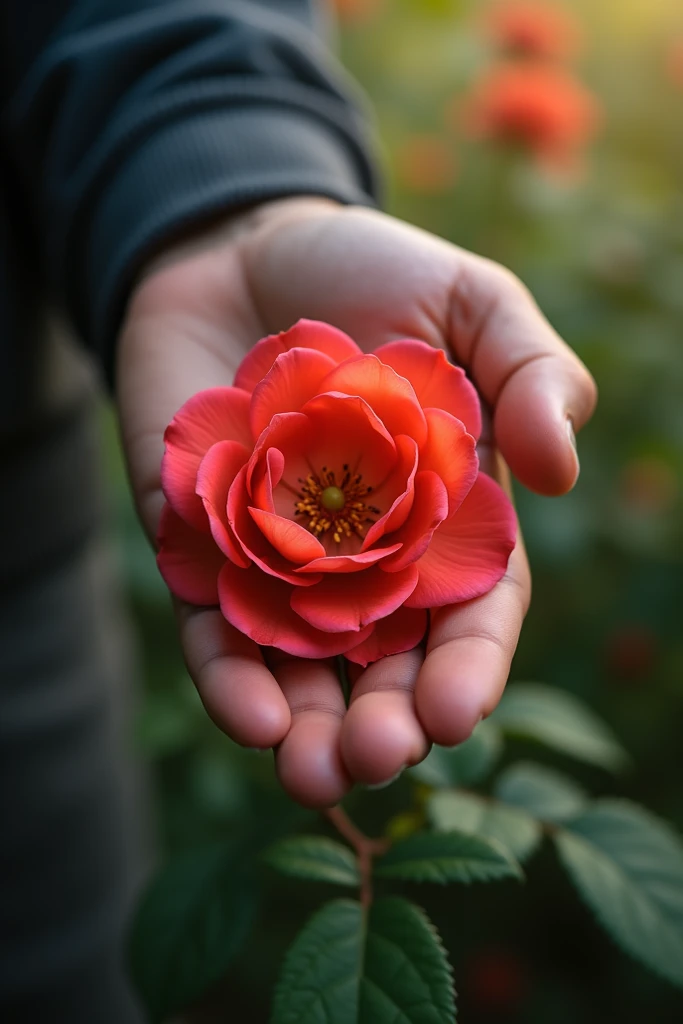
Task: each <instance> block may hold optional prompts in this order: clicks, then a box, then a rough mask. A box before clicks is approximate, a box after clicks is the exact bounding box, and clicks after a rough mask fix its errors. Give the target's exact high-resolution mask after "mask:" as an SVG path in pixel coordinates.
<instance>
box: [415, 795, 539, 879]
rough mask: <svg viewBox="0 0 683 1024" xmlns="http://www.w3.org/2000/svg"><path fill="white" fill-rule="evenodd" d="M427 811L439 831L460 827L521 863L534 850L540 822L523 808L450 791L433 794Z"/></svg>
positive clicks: (461, 829)
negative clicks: (506, 852)
mask: <svg viewBox="0 0 683 1024" xmlns="http://www.w3.org/2000/svg"><path fill="white" fill-rule="evenodd" d="M427 811H428V814H429V819H430V821H431V823H432V825H433V826H434V828H435V829H438V830H439V831H442V832H450V831H451V830H453V829H459V830H460V831H461V832H466V833H467V834H468V835H473V836H478V837H479V838H480V839H487V840H491V841H492V842H494V843H499V844H500V845H501V846H503V847H504V848H505V849H506V850H509V851H510V853H511V854H512V856H513V857H515V858H516V859H517V860H518V861H520V862H522V861H525V860H526V859H527V857H529V856H530V855H531V854H532V853H533V851H534V850H535V849H536V846H537V845H538V843H539V841H540V839H541V826H540V824H539V823H538V822H537V821H535V820H534V818H532V817H531V815H530V814H527V812H526V811H524V810H521V809H519V808H517V807H505V806H504V805H503V804H497V803H495V802H493V801H491V800H489V799H487V798H486V797H481V796H477V795H475V794H474V793H457V792H454V791H453V790H442V791H440V792H438V793H433V794H432V795H431V797H430V798H429V801H428V803H427Z"/></svg>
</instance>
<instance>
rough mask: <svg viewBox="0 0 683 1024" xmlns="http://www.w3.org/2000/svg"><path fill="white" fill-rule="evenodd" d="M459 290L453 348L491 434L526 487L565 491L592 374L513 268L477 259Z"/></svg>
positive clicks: (587, 410)
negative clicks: (489, 420) (489, 412)
mask: <svg viewBox="0 0 683 1024" xmlns="http://www.w3.org/2000/svg"><path fill="white" fill-rule="evenodd" d="M465 291H466V301H463V290H462V289H458V290H457V292H456V293H455V294H454V297H453V313H452V323H453V337H454V348H455V353H456V356H457V358H458V359H459V361H460V362H462V363H463V364H464V365H465V366H467V367H468V368H469V372H470V373H471V375H472V377H473V379H474V381H475V383H476V385H477V387H478V389H479V391H480V393H481V394H482V396H483V397H484V398H485V400H486V401H487V402H488V404H489V405H490V407H491V408H492V409H493V432H494V438H495V442H496V444H497V446H498V448H499V449H500V451H501V453H502V455H503V457H504V459H505V461H506V462H507V463H508V465H509V466H510V469H511V470H512V472H513V473H514V475H515V476H516V477H517V479H518V480H519V481H520V482H521V483H523V484H524V485H525V486H526V487H528V488H530V489H531V490H532V491H536V492H537V493H539V494H546V495H558V494H564V493H565V492H566V491H568V490H570V489H571V488H572V487H573V486H574V484H575V483H576V479H577V476H578V472H579V463H578V458H577V454H576V445H575V440H574V431H578V430H579V429H580V428H581V427H582V426H583V425H584V424H585V423H586V422H587V421H588V419H590V416H591V415H592V413H593V410H594V408H595V403H596V399H597V389H596V386H595V381H594V380H593V378H592V376H591V375H590V373H589V372H588V370H587V369H586V367H585V366H584V365H583V363H582V362H581V360H580V359H579V358H578V357H577V356H576V355H575V354H574V353H573V352H572V351H571V349H570V348H569V347H568V346H567V345H566V344H565V343H564V342H563V341H562V340H561V338H560V337H559V336H558V334H557V333H556V332H555V331H554V330H553V328H552V327H551V326H550V324H549V323H548V321H547V320H546V319H545V317H544V316H543V315H542V313H541V312H540V310H539V309H538V307H537V305H536V304H535V302H534V300H533V298H532V297H531V295H530V294H529V292H528V291H527V290H526V288H525V287H524V285H522V284H521V282H520V281H519V280H518V279H517V278H516V277H514V275H512V274H510V273H509V272H508V271H506V270H504V269H503V268H502V267H499V266H498V265H496V264H493V263H490V262H489V261H487V260H476V261H475V263H474V264H473V267H472V270H471V279H470V280H469V281H468V282H467V288H466V289H465ZM475 310H476V311H477V312H476V313H474V312H473V311H475Z"/></svg>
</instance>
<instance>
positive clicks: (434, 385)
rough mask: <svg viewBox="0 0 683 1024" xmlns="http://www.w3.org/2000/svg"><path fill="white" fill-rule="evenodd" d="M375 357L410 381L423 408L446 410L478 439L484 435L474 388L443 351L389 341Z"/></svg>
mask: <svg viewBox="0 0 683 1024" xmlns="http://www.w3.org/2000/svg"><path fill="white" fill-rule="evenodd" d="M375 355H376V356H377V357H378V359H381V360H382V362H383V363H385V364H386V365H387V366H391V367H392V368H393V369H394V370H395V371H396V373H398V374H400V376H401V377H405V378H406V380H409V381H410V383H411V384H412V386H413V388H414V389H415V394H416V395H417V398H418V401H419V403H420V405H421V406H422V408H423V409H428V408H436V409H444V410H445V411H446V412H449V413H450V414H451V416H455V418H456V419H458V420H461V421H462V422H463V423H464V424H465V427H466V428H467V432H468V434H472V436H473V437H474V438H475V439H478V438H479V435H480V434H481V404H480V402H479V397H478V395H477V392H476V390H475V388H474V386H473V385H472V384H471V383H470V381H469V380H468V379H467V377H466V376H465V371H464V370H462V369H461V368H460V367H459V366H453V364H452V363H451V362H449V361H448V358H447V356H446V353H445V352H444V351H443V350H442V349H440V348H434V347H433V346H432V345H427V344H426V343H425V342H424V341H413V340H410V339H404V340H401V341H390V342H387V344H386V345H380V347H379V348H378V349H375Z"/></svg>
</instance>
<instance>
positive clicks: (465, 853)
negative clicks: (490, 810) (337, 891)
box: [375, 831, 523, 885]
mask: <svg viewBox="0 0 683 1024" xmlns="http://www.w3.org/2000/svg"><path fill="white" fill-rule="evenodd" d="M375 876H376V877H377V878H397V879H398V878H400V879H401V880H403V881H405V882H436V883H438V884H439V885H446V884H447V883H448V882H490V881H493V880H495V879H499V878H517V879H521V878H522V877H523V875H522V869H521V868H520V866H519V864H518V863H517V861H516V860H515V859H514V857H513V856H512V854H510V853H509V852H508V851H507V850H506V849H505V847H504V846H501V845H500V843H498V842H496V841H495V840H492V839H485V838H482V837H481V836H478V835H471V834H469V833H467V832H455V831H451V832H419V833H417V834H416V835H413V836H408V838H407V839H402V840H400V841H399V842H397V843H394V845H393V846H392V847H391V849H390V850H389V852H388V853H386V854H385V855H384V856H383V857H380V858H379V860H378V861H377V865H376V867H375Z"/></svg>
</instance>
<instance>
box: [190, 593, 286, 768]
mask: <svg viewBox="0 0 683 1024" xmlns="http://www.w3.org/2000/svg"><path fill="white" fill-rule="evenodd" d="M177 614H178V622H179V626H180V639H181V643H182V647H183V653H184V655H185V661H186V664H187V667H188V671H189V673H190V675H191V676H192V679H193V680H194V682H195V685H196V687H197V690H198V691H199V696H200V697H201V699H202V703H203V704H204V707H205V708H206V710H207V712H208V714H209V716H210V717H211V719H212V720H213V721H214V722H215V723H216V725H217V726H218V728H219V729H222V730H223V732H225V733H227V734H228V736H230V737H231V739H233V740H235V742H237V743H241V744H243V745H244V746H246V747H259V748H267V747H272V746H275V745H276V744H278V743H280V742H281V741H282V740H283V739H284V738H285V736H286V735H287V732H288V730H289V727H290V724H291V716H290V712H289V706H288V704H287V701H286V700H285V698H284V696H283V694H282V691H281V689H280V687H279V686H278V684H277V682H276V681H275V679H274V678H273V676H272V674H271V673H270V672H269V670H268V669H267V667H266V666H265V664H264V662H263V658H262V657H261V652H260V650H259V648H258V646H257V645H256V644H255V643H254V642H253V641H252V640H249V639H248V638H247V637H246V636H244V635H243V634H242V633H240V632H238V630H236V629H235V628H234V626H231V625H230V623H228V622H226V620H225V619H224V618H223V616H222V614H221V613H220V611H219V610H218V609H217V608H215V609H214V608H194V607H192V606H191V605H188V604H184V603H182V602H178V605H177Z"/></svg>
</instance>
